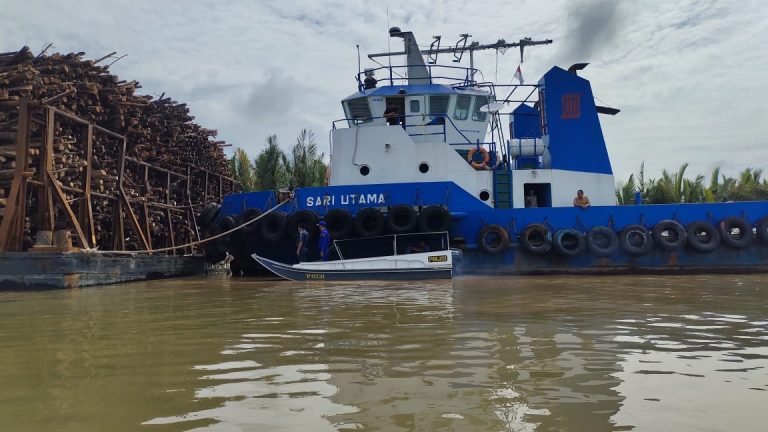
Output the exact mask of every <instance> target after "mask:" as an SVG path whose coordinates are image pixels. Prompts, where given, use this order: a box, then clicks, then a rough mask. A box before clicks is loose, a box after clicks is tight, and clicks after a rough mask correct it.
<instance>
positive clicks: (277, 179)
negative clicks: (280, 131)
mask: <svg viewBox="0 0 768 432" xmlns="http://www.w3.org/2000/svg"><path fill="white" fill-rule="evenodd" d="M287 164H288V158H286V156H285V153H283V150H282V149H280V145H279V144H278V141H277V135H270V136H268V137H267V147H266V148H265V149H264V150H262V151H261V153H259V155H258V156H256V160H255V162H254V164H253V167H254V170H255V173H254V174H255V175H254V187H255V188H256V189H259V190H277V189H280V188H282V187H285V186H287V185H288V173H287V171H286V165H287Z"/></svg>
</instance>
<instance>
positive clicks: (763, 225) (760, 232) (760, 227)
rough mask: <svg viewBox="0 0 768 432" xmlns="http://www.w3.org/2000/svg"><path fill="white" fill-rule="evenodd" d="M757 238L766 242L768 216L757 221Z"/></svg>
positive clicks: (767, 241)
mask: <svg viewBox="0 0 768 432" xmlns="http://www.w3.org/2000/svg"><path fill="white" fill-rule="evenodd" d="M757 238H758V239H760V241H761V242H763V243H768V216H766V217H764V218H762V219H760V220H759V221H758V222H757Z"/></svg>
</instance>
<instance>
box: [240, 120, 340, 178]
mask: <svg viewBox="0 0 768 432" xmlns="http://www.w3.org/2000/svg"><path fill="white" fill-rule="evenodd" d="M324 156H325V155H324V154H322V153H320V154H319V155H318V153H317V142H316V140H315V135H314V133H312V131H310V130H307V129H302V131H301V132H300V133H299V136H298V138H297V139H296V144H294V146H293V147H292V148H291V154H290V158H289V157H288V155H286V154H285V152H284V151H283V150H282V149H281V148H280V144H279V141H278V139H277V135H270V136H268V137H267V141H266V147H265V148H264V149H263V150H262V151H261V152H260V153H259V154H258V155H257V156H256V158H255V159H254V160H253V162H251V160H250V159H249V157H248V154H247V153H246V152H245V150H243V149H242V148H240V147H238V148H236V149H235V152H234V154H233V155H232V157H231V158H230V159H229V164H230V169H231V171H232V175H233V176H234V178H235V179H236V180H238V181H239V182H240V183H241V184H242V185H243V191H244V192H250V191H255V190H278V189H283V188H286V187H288V186H289V185H290V186H294V187H297V188H299V187H306V186H321V185H323V184H324V181H325V172H326V168H327V167H326V165H325V163H324V162H323V157H324Z"/></svg>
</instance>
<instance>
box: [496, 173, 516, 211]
mask: <svg viewBox="0 0 768 432" xmlns="http://www.w3.org/2000/svg"><path fill="white" fill-rule="evenodd" d="M493 198H494V203H495V207H496V208H497V209H509V208H512V170H510V169H509V168H508V167H504V168H502V169H496V170H494V171H493Z"/></svg>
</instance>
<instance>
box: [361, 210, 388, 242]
mask: <svg viewBox="0 0 768 432" xmlns="http://www.w3.org/2000/svg"><path fill="white" fill-rule="evenodd" d="M386 224H387V223H386V220H385V218H384V215H383V214H382V213H381V212H380V211H379V210H378V209H375V208H371V207H366V208H364V209H362V210H360V211H359V212H357V214H356V215H355V222H354V226H355V233H356V234H357V235H359V236H360V237H374V236H377V235H381V233H383V232H384V228H385V227H386Z"/></svg>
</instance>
